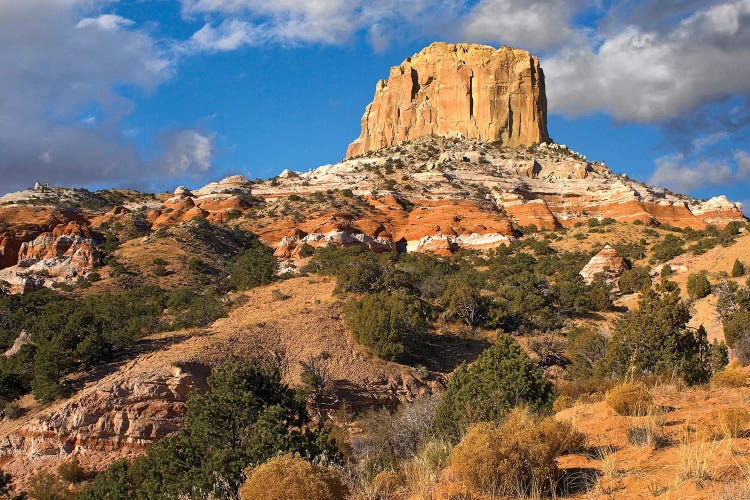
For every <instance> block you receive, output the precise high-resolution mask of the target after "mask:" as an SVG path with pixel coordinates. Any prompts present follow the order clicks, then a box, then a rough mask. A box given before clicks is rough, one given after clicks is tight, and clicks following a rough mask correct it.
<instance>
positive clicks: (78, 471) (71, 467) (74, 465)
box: [57, 458, 86, 483]
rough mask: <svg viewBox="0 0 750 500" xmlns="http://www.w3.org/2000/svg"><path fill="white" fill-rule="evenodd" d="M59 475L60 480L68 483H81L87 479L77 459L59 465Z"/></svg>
mask: <svg viewBox="0 0 750 500" xmlns="http://www.w3.org/2000/svg"><path fill="white" fill-rule="evenodd" d="M57 473H58V474H59V475H60V479H62V480H63V481H65V482H68V483H80V482H81V481H83V479H84V478H85V477H86V472H85V471H84V470H83V467H81V464H80V462H79V461H78V459H77V458H73V460H71V461H69V462H63V463H61V464H60V465H58V466H57Z"/></svg>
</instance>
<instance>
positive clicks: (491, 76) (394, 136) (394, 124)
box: [346, 43, 549, 157]
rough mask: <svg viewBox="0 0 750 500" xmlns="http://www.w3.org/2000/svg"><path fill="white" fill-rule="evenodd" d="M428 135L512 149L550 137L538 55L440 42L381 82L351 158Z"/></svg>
mask: <svg viewBox="0 0 750 500" xmlns="http://www.w3.org/2000/svg"><path fill="white" fill-rule="evenodd" d="M429 135H437V136H443V137H463V138H467V139H477V140H480V141H484V142H490V141H500V142H502V143H503V144H506V145H510V146H516V145H529V144H535V143H539V142H545V141H548V140H549V135H548V133H547V100H546V95H545V90H544V74H543V72H542V68H541V67H540V65H539V60H538V59H537V58H536V57H534V56H532V55H531V54H529V53H528V52H526V51H525V50H519V49H513V48H510V47H500V48H499V49H497V50H496V49H494V48H492V47H488V46H486V45H474V44H455V45H454V44H447V43H433V44H432V45H430V46H429V47H427V48H425V49H423V50H422V51H421V52H419V53H418V54H415V55H414V56H412V57H409V58H407V59H406V60H405V61H404V62H403V63H401V65H399V66H394V67H393V68H391V72H390V76H389V77H388V80H381V81H380V82H378V84H377V86H376V89H375V97H374V99H373V101H372V103H371V104H369V105H368V106H367V108H366V109H365V113H364V116H363V117H362V133H361V135H360V136H359V138H357V139H356V140H355V141H354V142H353V143H352V144H351V145H350V146H349V149H348V150H347V153H346V155H347V157H351V156H355V155H360V154H363V153H366V152H368V151H373V150H377V149H380V148H383V147H388V146H393V145H395V144H400V143H402V142H404V141H408V140H412V139H416V138H418V137H423V136H429Z"/></svg>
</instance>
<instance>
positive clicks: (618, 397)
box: [605, 383, 653, 416]
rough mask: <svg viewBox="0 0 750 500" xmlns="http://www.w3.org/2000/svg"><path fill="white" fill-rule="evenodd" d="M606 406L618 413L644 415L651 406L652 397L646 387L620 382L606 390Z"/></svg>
mask: <svg viewBox="0 0 750 500" xmlns="http://www.w3.org/2000/svg"><path fill="white" fill-rule="evenodd" d="M605 401H606V403H607V406H609V407H610V408H612V409H613V410H615V411H616V412H617V413H619V414H620V415H626V416H641V415H646V414H647V413H648V412H649V411H650V410H651V408H652V406H653V398H652V397H651V393H650V392H649V391H648V389H647V388H646V387H644V386H642V385H638V384H627V383H626V384H620V385H617V386H615V387H613V388H612V389H610V391H609V392H607V396H606V398H605Z"/></svg>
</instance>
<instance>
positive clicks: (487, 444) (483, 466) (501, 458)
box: [450, 409, 584, 496]
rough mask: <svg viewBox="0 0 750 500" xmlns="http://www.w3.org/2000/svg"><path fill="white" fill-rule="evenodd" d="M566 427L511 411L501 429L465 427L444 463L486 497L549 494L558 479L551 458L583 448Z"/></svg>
mask: <svg viewBox="0 0 750 500" xmlns="http://www.w3.org/2000/svg"><path fill="white" fill-rule="evenodd" d="M583 443H584V436H583V434H581V433H580V432H578V431H576V430H575V429H574V428H573V426H572V425H571V424H570V423H567V422H558V421H557V420H555V419H554V418H551V417H549V418H544V419H542V418H540V417H538V416H536V415H533V414H532V413H530V412H529V411H528V410H527V409H515V410H513V411H512V412H511V413H510V414H509V415H508V417H507V418H506V419H505V421H504V422H503V423H502V424H501V425H495V424H491V423H479V424H475V425H473V426H472V427H470V428H469V430H468V431H467V433H466V435H465V436H464V438H463V439H462V440H461V442H460V443H459V444H458V445H457V446H456V447H455V448H454V449H453V452H452V454H451V457H450V464H451V466H452V467H453V470H454V472H455V474H456V476H457V477H458V478H459V479H460V480H461V481H462V482H463V483H465V484H466V485H467V486H468V487H470V488H472V489H474V490H477V491H481V492H484V493H487V494H490V495H498V494H499V495H517V496H527V495H540V494H545V493H550V492H554V490H555V487H556V484H557V481H558V479H559V473H560V471H559V469H558V467H557V462H556V461H555V458H556V457H558V456H560V455H563V454H565V453H568V452H570V451H573V450H575V449H578V448H580V447H582V446H583Z"/></svg>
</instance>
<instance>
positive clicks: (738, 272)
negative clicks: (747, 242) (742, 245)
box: [732, 259, 745, 278]
mask: <svg viewBox="0 0 750 500" xmlns="http://www.w3.org/2000/svg"><path fill="white" fill-rule="evenodd" d="M744 275H745V265H744V264H743V263H742V262H740V260H739V259H735V261H734V265H733V266H732V278H739V277H740V276H744Z"/></svg>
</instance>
